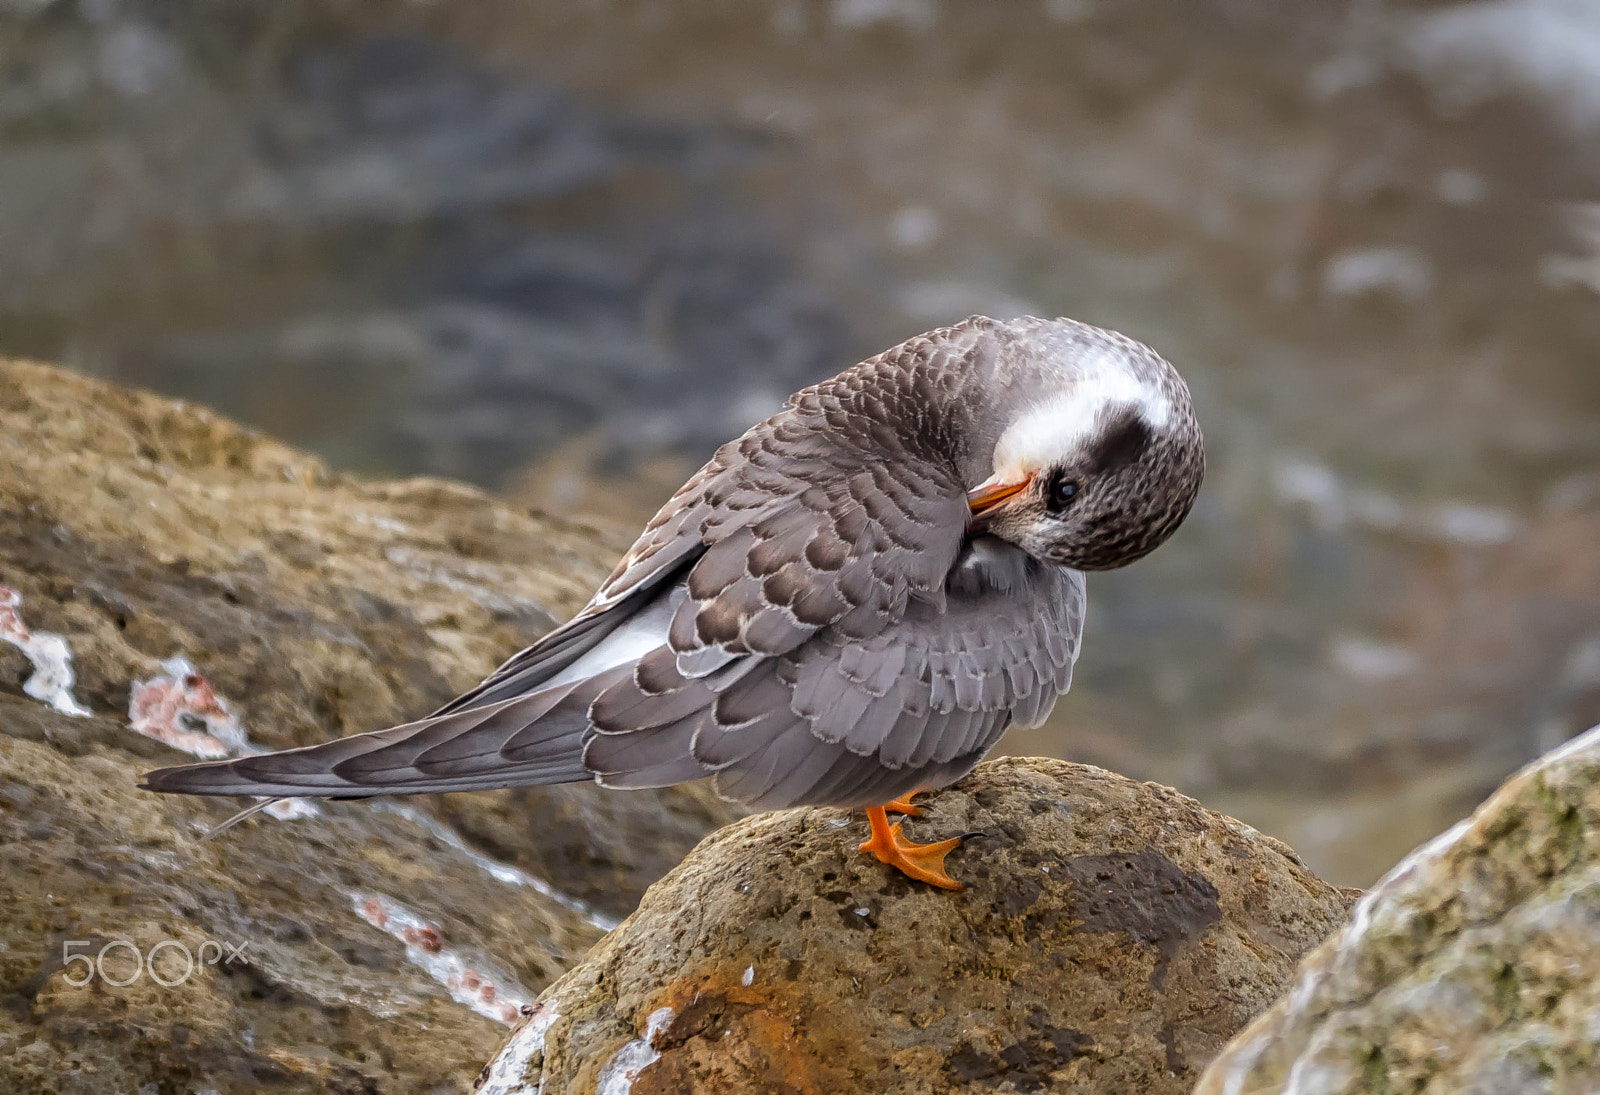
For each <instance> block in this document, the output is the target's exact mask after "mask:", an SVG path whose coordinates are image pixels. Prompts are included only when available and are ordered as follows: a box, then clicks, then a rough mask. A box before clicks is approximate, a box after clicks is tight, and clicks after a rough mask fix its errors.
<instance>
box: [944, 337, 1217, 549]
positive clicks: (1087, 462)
mask: <svg viewBox="0 0 1600 1095" xmlns="http://www.w3.org/2000/svg"><path fill="white" fill-rule="evenodd" d="M1053 326H1056V330H1055V331H1052V332H1050V333H1051V334H1052V335H1053V336H1054V337H1047V338H1045V339H1043V340H1042V341H1040V342H1038V343H1036V344H1034V345H1033V346H1032V347H1030V349H1029V356H1030V357H1034V358H1036V357H1037V355H1039V354H1041V353H1042V354H1044V355H1045V360H1043V361H1038V360H1034V361H1033V362H1032V363H1031V364H1032V365H1033V367H1034V368H1036V369H1038V373H1036V374H1035V375H1042V376H1043V377H1044V379H1045V384H1044V385H1043V387H1042V388H1040V387H1037V386H1036V387H1033V389H1032V390H1031V391H1030V392H1029V394H1028V395H1027V397H1026V398H1025V399H1024V400H1022V401H1021V403H1020V405H1019V406H1018V407H1017V408H1016V409H1015V412H1014V414H1013V417H1012V419H1011V421H1010V423H1009V424H1008V425H1007V426H1006V427H1005V429H1004V430H1003V432H1002V433H1001V434H1000V437H999V440H998V442H997V443H996V445H995V449H994V474H993V475H991V476H990V477H989V478H988V479H986V480H984V481H983V482H982V483H979V484H978V485H977V486H976V487H974V488H973V489H972V490H971V491H970V492H969V493H968V495H967V504H968V507H969V509H970V512H971V522H970V525H969V531H970V532H971V533H973V534H987V535H990V536H995V537H998V538H1000V539H1002V540H1007V541H1010V542H1011V543H1013V544H1015V545H1016V546H1017V547H1019V548H1021V549H1022V550H1023V551H1025V552H1027V553H1028V554H1029V555H1031V556H1033V557H1034V558H1036V559H1039V560H1041V561H1044V562H1049V563H1054V564H1056V565H1059V566H1068V567H1073V568H1075V569H1078V570H1110V569H1112V568H1114V567H1120V566H1124V565H1126V564H1128V563H1131V562H1133V561H1134V560H1136V559H1139V558H1142V557H1143V556H1145V555H1147V554H1149V553H1150V552H1151V551H1153V550H1155V549H1156V548H1157V547H1158V546H1160V545H1161V544H1162V543H1163V542H1164V541H1165V540H1166V539H1167V537H1169V536H1171V535H1172V533H1173V530H1175V529H1176V528H1177V527H1178V525H1179V524H1180V523H1182V521H1183V519H1184V518H1185V517H1186V516H1188V513H1189V509H1190V507H1191V506H1193V504H1194V499H1195V495H1196V493H1198V491H1199V489H1200V480H1201V477H1202V476H1203V474H1204V472H1205V450H1204V446H1203V442H1202V439H1201V434H1200V425H1199V423H1198V422H1197V421H1196V420H1195V416H1194V408H1193V405H1192V403H1191V401H1190V398H1189V390H1188V388H1187V387H1186V386H1185V385H1184V383H1183V379H1182V378H1181V377H1179V376H1178V373H1177V371H1176V370H1175V369H1173V368H1172V366H1171V365H1169V364H1168V363H1167V362H1166V361H1164V360H1163V359H1162V358H1161V357H1159V356H1158V355H1157V354H1156V353H1155V351H1153V350H1151V349H1149V348H1148V347H1146V346H1144V345H1143V344H1142V343H1138V342H1135V341H1133V340H1132V339H1128V338H1124V337H1123V336H1121V335H1114V334H1112V333H1110V332H1106V331H1101V330H1099V329H1098V328H1094V327H1087V326H1085V325H1083V324H1077V323H1071V324H1070V325H1067V324H1066V323H1065V321H1057V325H1053Z"/></svg>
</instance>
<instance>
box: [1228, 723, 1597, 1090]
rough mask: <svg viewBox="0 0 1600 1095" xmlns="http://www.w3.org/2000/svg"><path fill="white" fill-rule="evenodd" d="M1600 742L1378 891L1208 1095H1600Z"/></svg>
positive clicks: (1541, 775) (1422, 852) (1506, 790)
mask: <svg viewBox="0 0 1600 1095" xmlns="http://www.w3.org/2000/svg"><path fill="white" fill-rule="evenodd" d="M1597 1025H1600V727H1596V728H1595V729H1593V730H1590V731H1589V732H1588V733H1586V734H1583V735H1582V736H1580V737H1578V738H1575V739H1573V740H1572V741H1570V742H1568V743H1567V744H1566V745H1565V746H1563V747H1561V748H1560V749H1557V750H1556V751H1555V752H1553V753H1550V754H1549V755H1547V756H1545V757H1543V758H1541V759H1540V760H1537V761H1535V762H1534V763H1533V764H1531V765H1529V766H1528V767H1527V768H1525V769H1523V770H1522V771H1521V772H1519V773H1517V774H1516V775H1515V776H1513V777H1512V778H1511V779H1509V780H1508V781H1507V782H1506V783H1505V785H1504V786H1502V787H1501V788H1500V790H1499V791H1497V792H1495V794H1494V795H1493V796H1491V797H1490V798H1489V800H1488V801H1487V802H1485V803H1484V804H1483V805H1482V806H1481V807H1479V808H1478V810H1477V812H1475V813H1474V814H1473V815H1472V816H1471V817H1470V818H1468V819H1467V820H1466V821H1463V822H1462V823H1461V824H1459V825H1457V826H1456V827H1455V828H1453V829H1451V830H1449V831H1448V832H1446V833H1444V834H1443V835H1441V836H1440V837H1438V838H1436V839H1435V840H1433V841H1431V842H1429V843H1428V844H1426V845H1424V846H1423V847H1421V848H1419V849H1418V850H1417V851H1415V852H1413V853H1412V854H1411V855H1410V856H1409V857H1408V858H1406V859H1405V860H1404V861H1402V862H1401V863H1400V865H1399V866H1397V867H1396V868H1395V869H1394V870H1393V871H1391V872H1390V873H1389V874H1388V875H1387V876H1386V877H1385V878H1384V879H1383V881H1382V882H1380V883H1378V885H1377V886H1375V887H1373V889H1372V890H1371V891H1369V892H1368V893H1367V894H1366V896H1365V897H1363V898H1362V899H1361V901H1360V903H1359V904H1358V905H1357V906H1356V909H1355V911H1354V913H1353V915H1352V917H1351V920H1350V924H1349V925H1348V926H1347V927H1345V928H1343V929H1341V930H1340V931H1339V932H1338V933H1336V934H1335V935H1334V936H1332V937H1331V938H1329V939H1328V940H1327V942H1325V943H1323V944H1322V945H1321V946H1320V947H1318V948H1317V949H1316V951H1314V952H1313V953H1312V954H1311V956H1310V957H1308V958H1307V959H1306V961H1305V964H1304V966H1303V967H1302V969H1301V970H1300V972H1299V975H1298V977H1297V979H1296V981H1295V984H1294V986H1293V988H1292V989H1291V990H1290V991H1289V992H1288V993H1286V994H1285V995H1284V996H1283V998H1282V999H1280V1000H1279V1001H1278V1003H1277V1004H1275V1005H1274V1006H1273V1007H1272V1009H1271V1010H1270V1011H1268V1012H1266V1013H1265V1014H1264V1015H1262V1016H1261V1017H1260V1018H1259V1019H1257V1020H1256V1021H1255V1022H1254V1023H1252V1024H1251V1025H1250V1026H1249V1027H1248V1028H1247V1029H1246V1030H1245V1031H1244V1033H1242V1034H1241V1035H1239V1037H1237V1038H1236V1039H1234V1041H1233V1042H1232V1043H1231V1044H1230V1045H1229V1046H1228V1047H1227V1049H1226V1050H1225V1051H1224V1052H1223V1054H1222V1055H1221V1056H1220V1057H1218V1058H1217V1060H1215V1061H1214V1062H1212V1064H1211V1066H1210V1067H1209V1068H1208V1069H1207V1070H1206V1073H1205V1076H1204V1077H1203V1078H1202V1079H1201V1081H1200V1086H1199V1088H1198V1089H1197V1095H1272V1093H1277V1092H1282V1093H1284V1095H1289V1093H1291V1092H1292V1093H1294V1095H1342V1093H1349V1095H1358V1093H1359V1095H1388V1093H1391V1092H1392V1093H1397V1095H1398V1093H1400V1092H1405V1093H1415V1095H1446V1093H1448V1095H1534V1093H1541V1095H1566V1093H1571V1092H1586V1091H1595V1090H1597V1089H1600V1041H1597V1039H1596V1036H1595V1031H1596V1028H1597Z"/></svg>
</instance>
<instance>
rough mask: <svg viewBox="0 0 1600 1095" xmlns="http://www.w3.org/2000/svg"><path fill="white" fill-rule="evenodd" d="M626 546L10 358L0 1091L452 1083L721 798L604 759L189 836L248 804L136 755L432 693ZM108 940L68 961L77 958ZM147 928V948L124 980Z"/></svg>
mask: <svg viewBox="0 0 1600 1095" xmlns="http://www.w3.org/2000/svg"><path fill="white" fill-rule="evenodd" d="M622 546H623V544H622V540H621V539H620V538H619V537H616V536H614V535H611V534H608V533H606V532H604V531H603V530H598V529H595V528H589V527H584V526H580V525H574V524H570V523H566V522H563V521H560V520H557V519H554V518H549V517H540V516H534V515H530V514H528V513H526V512H521V511H518V510H515V509H513V508H511V507H508V506H505V505H502V504H499V503H496V502H494V501H492V500H491V499H489V498H488V497H486V496H485V495H483V494H481V493H479V492H477V491H475V490H471V489H469V488H466V487H462V486H458V485H455V484H450V483H444V482H438V481H428V480H417V481H411V482H400V483H383V484H373V483H361V482H357V481H353V480H351V479H348V478H345V477H342V476H339V475H335V474H331V473H330V472H328V471H327V470H326V469H325V468H324V467H323V466H322V465H320V464H319V463H318V462H317V461H315V460H313V459H311V458H309V457H307V456H305V455H303V454H300V453H298V452H295V451H293V450H291V449H289V448H286V447H284V446H281V445H278V444H276V443H274V442H272V441H270V440H267V439H265V438H263V437H261V436H259V435H257V434H255V433H253V432H251V431H248V430H245V429H242V428H240V427H238V426H236V425H234V424H232V423H230V422H227V421H225V420H223V419H220V418H218V417H217V416H215V415H213V414H211V413H209V412H206V411H204V410H200V409H197V408H193V407H188V406H184V405H182V404H178V403H173V402H170V401H167V400H163V399H158V398H155V397H153V396H147V395H143V394H139V393H135V392H129V391H125V390H121V389H117V388H113V387H110V386H108V385H105V384H101V383H97V382H94V381H91V380H85V379H82V378H79V377H76V376H73V375H70V374H66V373H62V372H58V371H55V370H52V369H48V368H45V367H42V366H36V365H29V364H21V363H4V362H0V584H3V585H4V586H5V587H6V592H5V594H4V595H3V596H0V638H3V639H5V640H7V641H6V642H0V941H3V946H0V1000H3V1001H4V1003H5V1005H6V1006H5V1007H4V1008H3V1009H0V1090H4V1091H28V1092H37V1093H41V1095H43V1093H49V1092H96V1093H98V1092H110V1091H127V1092H132V1091H136V1090H137V1091H143V1090H159V1091H173V1092H178V1091H190V1090H211V1091H216V1092H222V1093H232V1092H245V1091H255V1090H259V1089H260V1088H261V1087H262V1086H263V1085H267V1086H274V1087H278V1088H281V1089H284V1090H290V1089H292V1090H296V1091H317V1092H321V1091H329V1092H333V1091H340V1092H342V1091H383V1092H386V1093H387V1092H396V1093H401V1092H432V1091H438V1090H447V1091H448V1090H455V1089H457V1088H458V1087H459V1086H460V1084H462V1083H464V1082H465V1081H466V1080H467V1079H469V1078H470V1077H471V1076H472V1075H473V1073H474V1072H475V1070H476V1069H477V1067H478V1065H479V1064H481V1062H482V1061H483V1059H484V1058H485V1057H486V1056H487V1055H488V1054H489V1053H490V1052H492V1050H493V1048H494V1045H495V1043H496V1041H497V1040H498V1039H499V1038H500V1037H501V1035H502V1033H503V1030H504V1028H503V1026H501V1024H502V1023H504V1022H508V1021H510V1020H511V1019H512V1018H514V1017H515V1013H516V1009H517V1006H518V1005H519V1004H521V1003H523V1002H526V1001H528V1000H530V999H531V998H532V997H533V996H534V994H536V993H537V992H538V991H539V990H540V989H541V988H542V987H544V985H546V984H547V983H548V982H549V981H551V980H552V979H553V978H554V977H556V976H557V975H559V974H560V973H561V972H563V971H564V970H565V969H567V968H568V967H569V966H570V965H571V964H572V963H573V962H574V961H576V960H577V958H578V957H579V956H581V955H582V953H583V952H584V950H585V949H586V948H587V947H589V946H590V945H591V944H592V943H593V942H594V941H595V940H596V939H598V938H599V937H600V935H601V931H602V929H603V927H605V926H607V925H608V923H609V921H608V919H607V915H608V914H609V915H610V916H620V915H623V914H625V913H626V912H627V911H628V909H629V908H630V907H631V905H632V903H633V901H634V900H636V898H637V896H638V894H639V893H640V892H641V891H642V889H643V887H644V886H645V885H646V884H648V883H649V882H650V881H651V880H653V879H654V878H655V877H657V876H658V875H659V874H660V873H662V872H663V871H665V870H666V869H667V868H668V867H669V866H671V865H672V864H673V863H675V862H677V860H678V859H680V858H681V857H682V855H683V853H684V852H686V851H687V850H688V849H689V848H690V847H692V846H693V843H694V842H695V841H696V840H698V839H699V838H700V837H701V836H702V835H704V833H705V832H706V831H707V830H708V829H710V828H713V827H715V825H717V824H721V823H722V822H724V821H726V820H727V819H728V818H729V816H730V815H729V813H728V812H727V810H726V808H725V807H723V806H722V805H721V804H720V803H717V802H716V801H715V800H714V799H712V798H711V797H710V796H709V795H708V794H706V793H705V792H703V791H701V790H697V789H693V788H691V789H686V790H685V789H679V790H672V791H667V792H662V793H660V794H648V793H646V794H634V795H628V796H623V795H610V794H607V793H606V792H604V791H601V790H600V789H598V788H593V787H574V788H566V789H561V790H558V791H526V792H499V793H493V794H488V795H476V796H441V797H433V798H423V799H411V800H404V799H403V800H396V801H395V802H394V803H388V804H386V803H381V802H380V803H352V804H322V805H321V806H319V807H318V808H316V811H315V813H314V815H313V816H301V817H298V818H291V819H288V820H278V819H272V818H261V819H258V820H255V821H251V822H247V823H245V824H244V825H242V826H240V827H239V828H238V829H236V830H234V831H232V832H230V833H229V834H227V835H226V836H225V837H222V838H219V839H217V840H214V841H210V842H207V843H204V844H200V843H197V840H196V838H197V837H198V836H199V835H200V834H201V833H202V832H203V831H204V830H205V829H206V828H208V827H209V826H211V825H213V824H215V823H216V822H217V821H219V820H221V819H222V818H224V817H226V816H227V815H228V814H229V813H230V812H231V811H232V810H233V809H235V808H236V807H237V806H238V805H239V804H238V803H236V802H235V801H233V800H197V799H184V798H169V797H162V796H156V795H151V794H147V793H145V792H141V791H138V790H137V789H136V788H135V779H136V777H137V774H138V773H139V772H140V771H142V770H145V769H148V768H151V767H155V766H158V765H162V764H173V763H181V762H182V761H184V760H185V759H188V758H187V757H186V755H185V754H183V753H180V752H177V751H175V750H174V749H173V748H171V747H170V746H169V744H166V743H178V744H181V745H183V746H185V747H187V748H191V749H203V750H211V751H228V750H237V749H238V748H240V747H245V746H248V747H278V746H287V745H296V744H304V743H308V742H312V741H318V740H322V739H324V738H327V737H331V736H334V735H338V734H344V733H351V732H355V731H359V730H363V729H370V728H373V727H376V726H381V725H385V724H388V723H391V722H395V721H398V720H400V719H403V718H405V717H407V716H414V715H417V714H419V713H422V712H425V711H427V710H429V709H431V708H433V707H434V706H436V705H438V704H439V703H441V702H442V701H443V700H445V699H447V698H449V697H450V696H451V695H452V694H453V693H454V692H455V691H456V690H457V689H460V688H462V687H465V686H467V685H470V684H471V683H473V682H474V681H475V680H476V679H478V678H479V677H480V676H481V675H482V674H483V673H485V672H486V671H487V670H489V669H490V668H492V667H493V666H494V665H495V664H496V663H497V662H498V661H499V660H500V659H501V658H503V657H504V656H505V655H506V654H507V653H508V652H510V651H512V650H514V649H516V648H517V647H518V646H520V645H522V644H523V643H525V642H527V641H528V640H529V639H531V638H532V637H534V636H535V635H537V634H538V633H540V632H541V631H543V630H544V629H545V628H547V627H548V626H549V625H550V622H551V620H552V619H553V618H554V617H556V616H565V615H566V614H568V613H570V612H571V611H573V610H574V609H575V608H576V607H577V606H578V605H579V604H581V603H582V602H583V600H584V599H585V598H586V597H587V594H588V591H589V590H590V589H591V588H592V586H593V585H594V584H595V583H596V582H597V581H598V580H599V578H600V577H602V576H603V574H604V573H605V571H606V569H607V568H608V567H609V565H610V563H611V561H612V559H613V558H614V556H615V555H616V554H617V553H618V552H619V551H620V549H621V547H622ZM180 658H181V659H184V661H185V662H186V663H187V664H183V663H182V662H178V661H176V660H175V659H180ZM191 670H192V672H191ZM74 677H75V679H74ZM130 709H132V713H133V714H135V715H136V716H137V719H136V720H132V719H130ZM131 721H138V722H139V724H140V725H141V726H142V727H143V728H144V729H145V731H146V733H147V734H150V735H155V736H156V737H159V738H160V739H161V740H154V739H153V738H152V737H150V736H144V735H141V734H140V733H137V732H135V730H134V729H132V728H131V726H130V722H131ZM301 812H302V813H305V812H306V811H301ZM575 897H580V898H583V899H585V900H584V901H579V900H574V898H575ZM585 902H587V904H588V905H589V906H591V907H592V909H593V911H591V908H588V907H585ZM180 944H181V946H180ZM108 946H109V948H110V949H109V950H106V951H105V952H104V957H103V959H102V960H101V961H100V963H99V968H98V969H96V970H95V971H94V972H95V976H94V977H93V979H92V980H91V981H90V982H89V983H88V984H86V985H83V986H82V987H79V986H78V985H77V984H76V983H77V982H81V981H83V980H84V979H85V976H86V971H87V969H88V967H87V966H86V964H85V963H84V962H83V961H81V960H79V961H74V960H70V959H69V958H68V956H69V955H76V954H84V953H87V955H88V956H89V957H90V958H94V957H95V956H97V955H100V954H101V952H102V949H103V948H106V947H108ZM241 947H242V948H243V954H242V958H239V959H237V960H234V961H227V960H226V958H227V957H228V956H232V955H233V954H234V953H235V952H236V951H237V950H238V949H239V948H241ZM135 954H138V955H140V956H143V957H145V958H147V959H148V958H149V957H150V956H151V955H152V954H154V955H155V956H156V957H155V958H154V960H152V961H150V962H149V963H148V964H147V965H146V966H145V969H144V972H143V973H140V974H139V976H138V978H137V979H136V980H131V981H130V983H129V984H127V985H126V986H125V987H118V986H117V985H115V984H113V982H119V981H126V980H129V979H130V978H132V977H133V976H134V974H135V973H136V972H137V971H135V970H134V968H133V965H132V963H133V961H134V956H135ZM186 955H187V956H189V957H186ZM191 958H192V959H195V960H201V961H200V965H199V966H198V967H197V968H196V969H194V970H193V971H192V972H188V970H187V967H188V963H189V961H190V959H191ZM158 974H159V975H160V976H159V979H158V978H157V975H158ZM163 982H171V984H164V983H163ZM148 1085H155V1086H153V1087H150V1086H148Z"/></svg>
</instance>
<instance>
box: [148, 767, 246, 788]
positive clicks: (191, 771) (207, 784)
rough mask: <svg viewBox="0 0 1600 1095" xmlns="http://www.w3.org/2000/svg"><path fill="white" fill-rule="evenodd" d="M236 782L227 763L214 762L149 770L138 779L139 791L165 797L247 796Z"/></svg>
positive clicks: (237, 778)
mask: <svg viewBox="0 0 1600 1095" xmlns="http://www.w3.org/2000/svg"><path fill="white" fill-rule="evenodd" d="M239 782H240V781H239V777H238V775H237V774H236V773H235V772H234V771H233V765H232V763H231V762H230V761H213V762H210V763H206V764H179V765H176V766H174V767H172V768H155V769H152V770H151V771H149V772H146V773H144V774H143V775H142V776H140V777H139V789H140V790H141V791H155V792H157V793H159V794H165V795H244V794H249V793H250V792H249V791H248V790H246V789H241V788H239V787H238V786H237V784H238V783H239Z"/></svg>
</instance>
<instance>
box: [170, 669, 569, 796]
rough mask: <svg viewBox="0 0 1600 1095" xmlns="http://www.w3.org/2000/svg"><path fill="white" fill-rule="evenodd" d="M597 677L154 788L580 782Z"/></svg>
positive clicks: (388, 789)
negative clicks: (584, 746) (584, 745)
mask: <svg viewBox="0 0 1600 1095" xmlns="http://www.w3.org/2000/svg"><path fill="white" fill-rule="evenodd" d="M598 683H599V682H598V681H597V680H595V679H593V678H591V679H589V680H581V681H574V682H571V683H568V684H563V685H559V686H557V687H554V688H546V689H542V690H540V691H538V692H533V693H529V694H528V695H524V696H516V697H513V698H512V699H508V700H503V701H501V702H500V703H495V704H490V705H488V706H486V707H477V708H472V709H469V710H466V711H454V712H451V713H449V714H445V715H436V716H434V717H432V718H426V719H421V720H419V721H417V722H409V723H406V724H405V725H403V726H395V727H391V728H390V729H387V730H375V731H373V732H372V733H370V734H356V735H354V736H352V737H348V738H340V739H338V740H337V741H330V742H327V743H325V744H323V745H309V746H305V747H304V748H300V749H285V750H283V751H281V752H277V753H261V754H258V755H255V756H248V757H239V758H238V759H236V760H219V761H208V762H206V763H204V764H185V765H182V766H180V767H177V768H160V769H157V770H156V771H153V772H147V773H145V776H144V778H143V780H142V782H141V784H140V785H141V786H142V787H144V788H145V789H146V790H149V791H166V792H171V793H175V794H188V795H265V796H270V797H275V798H281V797H300V796H321V797H325V798H364V797H367V796H370V795H407V794H420V793H422V792H427V791H473V790H480V789H483V788H489V787H520V786H528V785H531V784H543V783H571V782H573V781H576V780H581V779H588V778H591V774H590V772H589V771H588V770H587V769H585V768H584V766H583V743H584V739H585V737H586V736H587V734H588V731H589V719H588V711H589V704H590V703H591V702H592V701H593V699H594V695H595V687H596V685H597V684H598Z"/></svg>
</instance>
